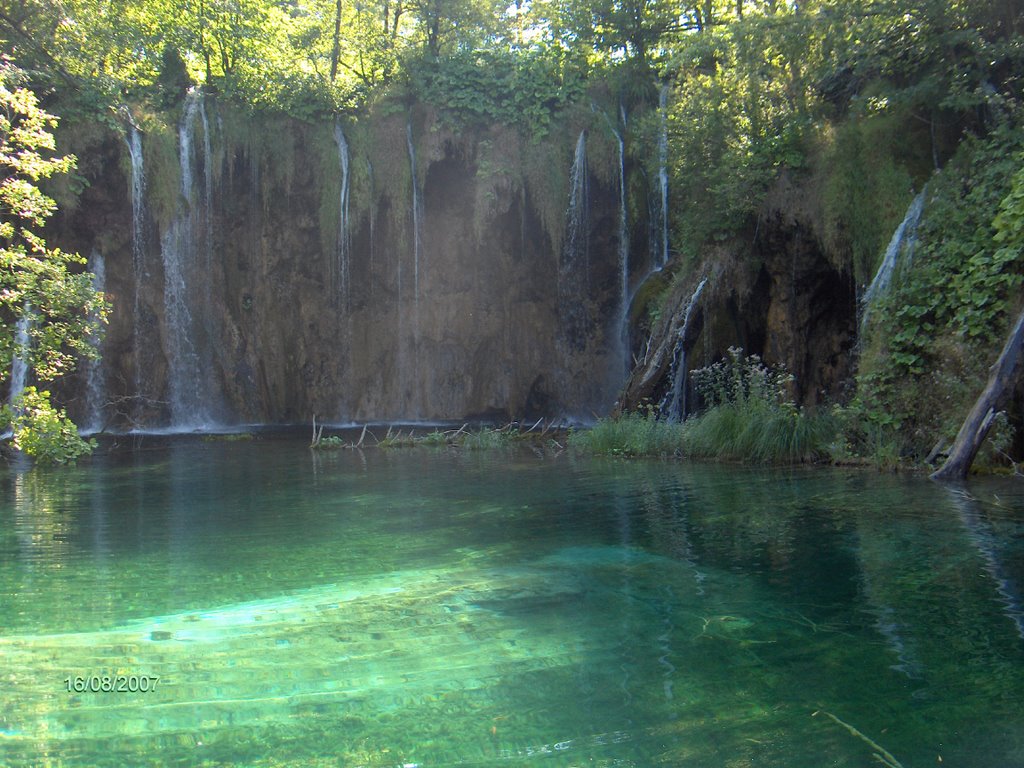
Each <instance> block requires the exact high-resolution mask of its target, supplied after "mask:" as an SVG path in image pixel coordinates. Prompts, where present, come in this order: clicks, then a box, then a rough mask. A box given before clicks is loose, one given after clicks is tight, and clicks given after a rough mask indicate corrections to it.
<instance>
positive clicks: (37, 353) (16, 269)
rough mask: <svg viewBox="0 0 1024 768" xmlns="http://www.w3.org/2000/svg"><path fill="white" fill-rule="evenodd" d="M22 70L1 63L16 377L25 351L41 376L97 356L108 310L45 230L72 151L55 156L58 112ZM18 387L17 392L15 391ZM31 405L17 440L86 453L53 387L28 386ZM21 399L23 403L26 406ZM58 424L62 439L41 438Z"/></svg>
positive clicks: (1, 337) (9, 312)
mask: <svg viewBox="0 0 1024 768" xmlns="http://www.w3.org/2000/svg"><path fill="white" fill-rule="evenodd" d="M21 79H22V75H21V73H20V71H19V70H18V69H17V68H16V67H14V66H13V65H12V64H11V63H10V62H9V61H4V62H2V64H0V360H3V362H4V363H5V365H4V370H3V371H2V372H0V376H2V377H5V378H6V377H8V374H7V372H8V371H10V370H11V367H12V362H13V359H14V357H15V355H16V354H17V355H18V356H19V357H20V358H22V359H23V360H24V362H26V363H27V364H28V367H29V369H30V370H31V371H32V373H33V375H34V378H35V379H36V380H37V381H40V382H46V381H52V380H53V379H55V378H57V377H59V376H62V375H64V374H66V373H68V372H70V371H71V370H72V369H73V368H74V366H75V363H76V361H77V360H78V359H80V358H81V357H95V356H96V351H95V349H94V348H93V347H92V346H91V344H90V341H89V340H90V338H97V337H98V333H99V329H100V324H101V323H102V322H103V320H104V319H105V316H106V303H105V301H104V299H103V296H102V295H101V294H99V293H97V292H96V291H95V290H94V289H93V287H92V275H90V274H88V273H85V272H79V273H77V274H76V273H74V272H73V271H72V270H73V268H74V267H75V266H77V265H81V264H83V263H84V262H85V260H84V259H82V258H81V257H80V256H78V255H76V254H69V253H64V252H62V251H60V250H58V249H55V248H49V247H48V246H47V244H46V242H45V240H44V239H43V238H42V237H41V236H40V234H39V233H38V229H39V228H41V227H42V225H43V223H44V222H45V220H46V219H47V218H48V217H49V216H50V215H51V214H52V213H53V212H54V209H55V203H54V201H53V200H52V199H51V198H49V197H47V196H46V195H45V194H43V192H42V191H41V190H40V189H39V186H38V182H39V181H40V180H42V179H46V178H48V177H50V176H53V175H54V174H57V173H66V172H67V171H69V170H71V169H72V168H73V167H74V164H75V158H74V157H73V156H71V155H66V156H64V157H50V156H49V153H51V152H52V151H53V150H54V148H55V145H54V138H53V134H52V133H51V131H52V129H53V128H54V127H55V126H56V122H57V119H56V118H55V117H54V116H53V115H50V114H47V113H46V112H44V111H43V110H42V109H41V108H40V107H39V103H38V100H37V99H36V96H35V94H34V93H32V91H30V90H29V89H27V88H25V87H22V86H20V85H19V82H20V80H21ZM26 314H28V315H30V317H31V323H30V324H29V344H28V345H27V348H20V349H19V347H20V346H21V345H19V344H17V343H16V341H15V327H16V325H17V322H18V320H19V319H20V318H22V317H23V316H25V315H26ZM15 394H17V393H15ZM26 394H27V395H29V399H31V408H30V409H22V410H20V412H19V413H16V414H12V413H10V411H9V409H8V414H7V415H8V417H9V418H10V417H14V418H13V431H14V442H15V445H16V446H18V447H24V448H26V450H27V451H28V452H29V453H30V454H31V453H33V449H36V448H38V450H37V451H36V455H38V456H40V458H44V459H47V458H49V459H54V460H58V461H60V460H64V459H67V458H74V456H76V455H78V453H81V452H83V450H84V447H83V446H84V444H83V443H82V441H81V440H80V439H79V438H78V434H77V431H76V430H74V429H73V425H71V424H70V422H68V421H67V419H66V417H65V416H64V414H63V413H62V412H59V411H55V410H54V409H53V408H52V406H50V402H49V394H48V393H47V392H36V391H34V390H31V389H29V390H26ZM19 405H20V404H19V403H15V404H14V406H15V410H16V411H18V410H19ZM54 429H56V430H57V433H56V434H57V437H58V439H57V440H56V443H54V441H53V440H50V439H40V437H41V436H40V434H39V432H40V430H43V431H45V432H46V433H47V434H48V435H49V434H50V433H52V432H53V430H54Z"/></svg>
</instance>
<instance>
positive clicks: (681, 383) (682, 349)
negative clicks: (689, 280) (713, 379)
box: [662, 277, 708, 421]
mask: <svg viewBox="0 0 1024 768" xmlns="http://www.w3.org/2000/svg"><path fill="white" fill-rule="evenodd" d="M707 282H708V279H707V278H706V277H705V278H703V279H702V280H701V281H700V282H699V283H698V284H697V288H696V290H694V292H693V295H692V296H691V297H690V303H689V304H687V305H686V312H685V313H683V325H682V327H681V328H680V329H679V333H677V334H676V351H675V355H674V356H673V358H672V375H671V376H670V378H669V380H670V381H671V382H672V386H671V388H670V390H669V394H670V395H671V400H669V394H667V395H666V397H665V400H666V401H668V410H667V412H666V411H665V408H664V401H663V403H662V413H664V414H665V416H666V417H667V418H668V419H669V420H671V421H682V420H683V419H685V418H686V375H687V369H686V334H687V332H688V331H689V330H690V318H691V317H692V316H693V310H694V309H695V308H696V306H697V302H698V301H700V294H701V292H702V291H703V290H704V286H705V285H706V284H707Z"/></svg>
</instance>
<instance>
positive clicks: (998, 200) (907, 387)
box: [854, 125, 1024, 456]
mask: <svg viewBox="0 0 1024 768" xmlns="http://www.w3.org/2000/svg"><path fill="white" fill-rule="evenodd" d="M1022 152H1024V137H1022V136H1021V133H1020V130H1019V129H1018V128H1015V127H1012V126H1009V125H1007V126H1005V127H1003V128H1000V129H998V130H996V131H994V132H993V133H992V135H991V136H990V137H988V138H987V139H985V140H981V139H968V140H966V141H965V142H964V143H963V145H962V147H961V149H960V150H959V151H958V152H957V154H956V155H955V156H954V158H953V159H952V160H951V162H950V163H949V164H948V166H947V167H946V168H945V169H944V170H943V171H942V172H941V173H940V174H938V175H937V176H936V177H935V178H934V179H933V181H932V182H930V183H929V186H928V194H927V200H926V207H925V211H924V215H923V217H922V221H921V224H920V226H919V227H918V233H917V234H918V242H917V245H916V247H915V250H914V255H913V266H912V268H911V269H908V270H904V273H903V274H902V276H901V281H900V282H899V283H898V284H897V285H896V286H895V287H894V290H892V292H891V294H890V296H889V297H888V299H887V300H886V301H884V302H880V304H879V305H878V307H877V310H873V311H872V322H871V324H870V326H869V328H868V333H867V337H866V339H865V341H864V352H863V353H862V357H861V370H860V374H859V376H858V386H857V390H858V395H857V399H856V401H855V403H854V405H855V406H856V407H857V408H859V409H860V410H861V412H862V413H863V416H864V418H865V419H866V420H868V421H869V422H870V423H872V424H873V425H876V426H877V427H879V428H881V429H883V430H888V431H889V432H890V434H891V438H890V439H891V440H893V441H895V442H897V443H901V444H902V445H903V450H904V452H906V453H908V454H910V455H916V456H923V455H924V454H925V452H927V451H928V450H929V449H930V448H931V447H932V445H934V443H935V442H936V440H939V439H947V440H949V439H952V437H953V435H955V433H956V430H957V428H958V427H959V424H960V423H961V422H962V420H963V416H964V414H965V413H966V412H967V409H968V408H969V407H970V404H971V403H972V402H973V400H974V398H976V397H977V396H978V394H979V393H980V392H981V390H982V388H983V387H984V383H985V379H986V376H987V367H988V366H989V365H990V364H991V363H992V362H993V361H994V360H995V358H996V356H997V355H998V353H999V348H1000V345H1001V342H1002V339H1003V336H1004V334H1005V331H1006V326H1007V324H1008V322H1009V318H1010V313H1011V310H1013V309H1014V308H1015V307H1016V306H1017V302H1018V301H1019V291H1020V285H1021V278H1022V275H1024V253H1022V240H1021V224H1020V222H1021V206H1022V197H1021V196H1022V194H1024V181H1022V179H1021V170H1020V167H1021V156H1022Z"/></svg>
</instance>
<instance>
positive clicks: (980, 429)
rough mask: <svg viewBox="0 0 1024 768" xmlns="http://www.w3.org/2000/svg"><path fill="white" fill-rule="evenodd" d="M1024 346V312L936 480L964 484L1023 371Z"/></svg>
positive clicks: (935, 475)
mask: <svg viewBox="0 0 1024 768" xmlns="http://www.w3.org/2000/svg"><path fill="white" fill-rule="evenodd" d="M1022 345H1024V311H1022V312H1021V313H1020V316H1019V317H1018V318H1017V323H1016V324H1015V325H1014V327H1013V330H1012V331H1010V335H1009V337H1008V338H1007V339H1006V344H1005V345H1004V346H1003V351H1002V353H1000V355H999V359H998V360H996V363H995V365H993V366H992V369H991V373H990V375H989V379H988V385H987V386H986V387H985V391H984V392H982V393H981V397H979V398H978V402H976V403H975V404H974V407H973V408H972V409H971V412H970V413H969V414H967V419H966V420H965V421H964V425H963V426H962V427H960V431H959V432H958V433H957V436H956V442H955V443H953V448H952V449H951V450H950V452H949V458H947V459H946V463H945V464H943V465H942V466H941V467H940V468H939V469H938V470H937V471H935V472H933V473H932V476H931V477H932V480H963V479H964V478H965V477H967V473H968V472H969V471H970V469H971V464H973V463H974V457H975V456H977V455H978V450H979V449H980V448H981V444H982V443H983V442H984V441H985V436H986V435H988V430H989V428H990V427H991V426H992V420H993V419H994V418H995V415H996V411H997V409H998V407H999V405H1000V403H1002V402H1003V400H1004V398H1005V396H1006V393H1007V392H1008V391H1009V389H1010V388H1011V386H1012V384H1013V382H1014V380H1015V379H1016V377H1017V371H1018V368H1019V367H1020V360H1021V346H1022Z"/></svg>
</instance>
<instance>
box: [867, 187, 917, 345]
mask: <svg viewBox="0 0 1024 768" xmlns="http://www.w3.org/2000/svg"><path fill="white" fill-rule="evenodd" d="M924 197H925V193H924V190H922V191H921V193H920V194H918V196H917V197H915V198H914V200H913V202H911V204H910V207H909V208H908V209H907V215H906V216H904V217H903V221H901V222H900V225H899V226H898V227H897V228H896V231H895V232H894V233H893V236H892V239H891V240H890V241H889V246H888V247H887V248H886V249H885V256H884V257H883V258H882V263H881V265H879V267H878V272H876V273H875V278H874V279H873V280H872V281H871V285H869V286H868V289H867V290H866V291H865V292H864V297H863V299H862V300H861V301H862V303H863V305H864V313H863V314H862V315H861V319H860V333H861V335H862V336H863V335H864V331H865V329H866V328H867V326H868V318H869V317H870V316H871V310H872V308H873V306H874V304H875V303H876V302H877V301H879V300H880V299H882V298H883V297H884V296H885V295H886V294H888V292H889V287H890V286H891V284H892V279H893V276H894V275H895V274H896V269H897V267H899V266H900V260H901V257H902V259H903V261H905V262H906V263H907V264H908V265H909V263H910V260H911V259H912V258H913V255H914V246H915V245H916V244H917V225H918V224H919V223H920V222H921V214H922V212H923V211H924Z"/></svg>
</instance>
